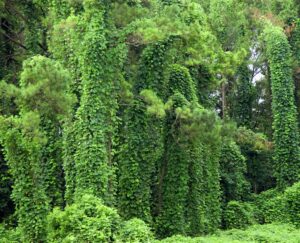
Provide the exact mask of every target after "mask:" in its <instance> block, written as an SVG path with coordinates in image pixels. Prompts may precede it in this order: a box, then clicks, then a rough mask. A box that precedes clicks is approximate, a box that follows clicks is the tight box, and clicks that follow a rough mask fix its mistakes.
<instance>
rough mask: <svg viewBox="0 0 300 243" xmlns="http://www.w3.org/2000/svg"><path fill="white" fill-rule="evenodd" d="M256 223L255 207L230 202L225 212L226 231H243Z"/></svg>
mask: <svg viewBox="0 0 300 243" xmlns="http://www.w3.org/2000/svg"><path fill="white" fill-rule="evenodd" d="M254 223H255V219H254V213H253V206H252V205H250V204H249V203H244V202H243V203H242V202H238V201H230V202H229V203H228V204H227V206H226V209H225V211H224V226H225V228H226V229H232V228H238V229H242V228H245V227H247V226H249V225H251V224H254Z"/></svg>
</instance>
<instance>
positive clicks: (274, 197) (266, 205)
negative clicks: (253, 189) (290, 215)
mask: <svg viewBox="0 0 300 243" xmlns="http://www.w3.org/2000/svg"><path fill="white" fill-rule="evenodd" d="M255 204H256V207H257V211H256V213H257V214H256V216H257V219H258V221H259V222H260V223H272V222H286V213H285V206H284V201H283V197H282V193H280V192H279V191H277V190H276V189H270V190H268V191H265V192H262V193H261V194H259V195H258V196H257V198H256V200H255Z"/></svg>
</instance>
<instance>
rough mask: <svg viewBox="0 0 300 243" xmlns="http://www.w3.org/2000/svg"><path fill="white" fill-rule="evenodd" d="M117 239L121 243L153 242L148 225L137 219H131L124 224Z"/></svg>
mask: <svg viewBox="0 0 300 243" xmlns="http://www.w3.org/2000/svg"><path fill="white" fill-rule="evenodd" d="M118 239H119V241H120V242H123V243H127V242H128V243H138V242H139V243H147V242H153V240H154V239H153V234H152V232H151V231H150V228H149V227H148V225H147V224H146V223H145V222H144V221H142V220H140V219H137V218H133V219H131V220H128V221H126V222H125V223H124V225H123V227H122V228H121V230H120V233H119V238H118Z"/></svg>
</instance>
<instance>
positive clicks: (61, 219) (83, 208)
mask: <svg viewBox="0 0 300 243" xmlns="http://www.w3.org/2000/svg"><path fill="white" fill-rule="evenodd" d="M119 226H120V217H119V215H118V214H117V212H116V210H114V209H112V208H109V207H107V206H105V205H103V204H102V201H101V200H100V199H98V198H97V197H94V196H91V195H84V196H83V197H82V198H80V199H79V200H77V201H76V203H74V204H72V205H69V206H67V207H66V208H65V210H64V211H61V210H60V209H58V208H55V209H54V210H53V212H52V213H51V214H50V215H49V216H48V242H76V243H77V242H78V243H80V242H105V243H107V242H113V241H115V239H116V236H117V231H118V229H119Z"/></svg>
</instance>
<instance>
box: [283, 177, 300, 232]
mask: <svg viewBox="0 0 300 243" xmlns="http://www.w3.org/2000/svg"><path fill="white" fill-rule="evenodd" d="M283 201H284V205H285V208H286V213H287V216H288V219H289V221H290V222H291V223H293V224H295V225H296V226H298V227H299V226H300V182H297V183H295V184H294V185H293V186H291V187H289V188H287V189H286V190H285V192H284V196H283Z"/></svg>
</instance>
